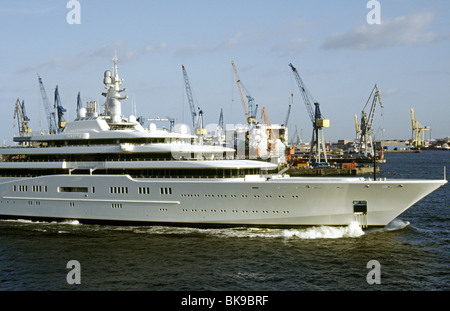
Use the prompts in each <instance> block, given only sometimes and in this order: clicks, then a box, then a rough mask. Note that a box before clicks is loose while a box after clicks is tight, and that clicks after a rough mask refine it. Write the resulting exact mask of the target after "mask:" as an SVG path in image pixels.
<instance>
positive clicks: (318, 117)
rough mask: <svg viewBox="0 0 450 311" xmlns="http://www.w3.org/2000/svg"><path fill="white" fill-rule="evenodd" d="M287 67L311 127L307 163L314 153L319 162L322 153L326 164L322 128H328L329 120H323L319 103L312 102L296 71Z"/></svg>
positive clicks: (292, 67)
mask: <svg viewBox="0 0 450 311" xmlns="http://www.w3.org/2000/svg"><path fill="white" fill-rule="evenodd" d="M289 66H290V67H291V69H292V71H293V73H294V77H295V80H296V81H297V84H298V88H299V90H300V93H301V94H302V97H303V101H304V103H305V106H306V110H307V111H308V115H309V117H310V119H311V122H312V125H313V133H312V138H311V143H310V145H311V147H310V152H309V161H311V158H312V155H313V153H314V156H315V161H316V162H320V161H321V154H322V153H323V157H324V160H325V162H327V152H326V149H325V139H324V135H323V128H324V127H329V126H330V120H329V119H325V118H323V116H322V113H321V112H320V107H319V103H318V102H316V101H314V98H313V97H312V95H311V93H310V92H309V91H308V89H307V88H306V85H305V84H304V83H303V80H302V78H300V75H299V73H298V71H297V69H296V68H295V67H294V66H293V65H292V64H289ZM311 103H314V106H315V109H313V107H312V104H311Z"/></svg>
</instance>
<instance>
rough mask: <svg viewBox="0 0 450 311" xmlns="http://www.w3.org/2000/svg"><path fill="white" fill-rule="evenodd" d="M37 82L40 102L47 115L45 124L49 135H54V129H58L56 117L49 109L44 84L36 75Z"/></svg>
mask: <svg viewBox="0 0 450 311" xmlns="http://www.w3.org/2000/svg"><path fill="white" fill-rule="evenodd" d="M37 76H38V80H39V87H40V90H41V96H42V101H43V103H44V108H45V113H46V114H47V124H48V132H49V133H50V134H55V133H56V129H57V128H58V127H57V125H56V117H55V112H54V111H51V110H50V109H51V108H50V102H49V100H48V97H47V92H46V91H45V87H44V83H43V82H42V78H41V77H40V76H39V74H37Z"/></svg>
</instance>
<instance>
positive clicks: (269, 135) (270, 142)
mask: <svg viewBox="0 0 450 311" xmlns="http://www.w3.org/2000/svg"><path fill="white" fill-rule="evenodd" d="M261 117H262V118H263V119H264V124H265V126H266V133H267V152H270V151H272V145H274V140H275V133H274V131H273V128H272V124H271V123H270V120H269V116H268V115H267V110H266V107H263V109H262V111H261Z"/></svg>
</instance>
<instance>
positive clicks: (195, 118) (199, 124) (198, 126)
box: [181, 65, 206, 135]
mask: <svg viewBox="0 0 450 311" xmlns="http://www.w3.org/2000/svg"><path fill="white" fill-rule="evenodd" d="M181 68H182V69H183V77H184V84H185V87H186V94H187V97H188V102H189V108H190V109H191V116H192V126H193V127H194V133H195V134H196V135H204V134H206V130H205V129H204V128H203V111H202V110H201V109H200V107H199V108H198V113H197V111H196V110H195V105H194V97H193V96H192V89H191V83H190V82H189V77H188V74H187V72H186V68H184V65H181Z"/></svg>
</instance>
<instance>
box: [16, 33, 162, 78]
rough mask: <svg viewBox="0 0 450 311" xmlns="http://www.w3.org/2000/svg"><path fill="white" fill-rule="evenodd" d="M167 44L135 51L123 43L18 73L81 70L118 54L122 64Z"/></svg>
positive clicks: (51, 61)
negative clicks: (57, 69) (54, 69)
mask: <svg viewBox="0 0 450 311" xmlns="http://www.w3.org/2000/svg"><path fill="white" fill-rule="evenodd" d="M166 48H167V44H166V43H161V44H160V45H158V46H152V45H147V46H144V47H142V48H139V49H135V50H125V49H124V48H123V43H122V42H121V41H116V42H113V43H111V44H107V45H103V46H101V47H99V48H96V49H89V50H84V51H81V52H80V53H78V54H77V55H75V56H64V57H60V56H58V57H54V58H53V59H50V60H48V61H45V62H43V63H40V64H38V65H35V66H29V67H25V68H22V69H20V70H18V71H17V72H16V73H19V74H22V73H28V72H30V71H33V72H39V71H42V70H45V69H47V68H55V67H56V68H58V67H65V68H80V67H85V66H88V65H90V64H92V63H93V62H95V61H97V60H98V59H104V58H108V57H109V58H112V57H113V56H114V55H115V54H116V53H117V56H118V57H119V59H120V60H121V62H122V63H123V62H127V61H131V60H135V59H138V58H139V57H141V56H143V55H145V54H151V53H158V52H162V51H164V50H166Z"/></svg>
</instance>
